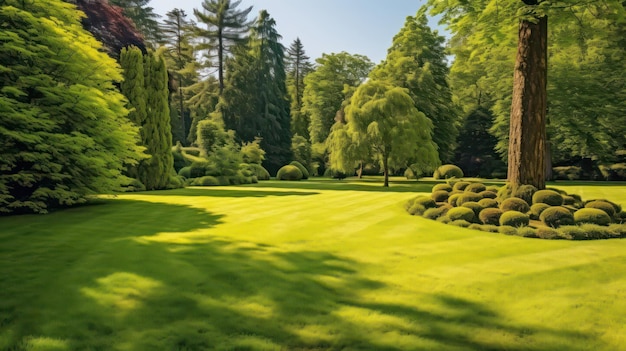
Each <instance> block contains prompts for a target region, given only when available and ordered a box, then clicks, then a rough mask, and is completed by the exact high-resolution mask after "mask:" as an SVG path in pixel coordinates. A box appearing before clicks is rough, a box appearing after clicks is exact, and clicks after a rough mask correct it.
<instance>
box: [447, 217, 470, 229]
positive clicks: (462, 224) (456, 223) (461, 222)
mask: <svg viewBox="0 0 626 351" xmlns="http://www.w3.org/2000/svg"><path fill="white" fill-rule="evenodd" d="M449 224H451V225H453V226H455V227H461V228H469V227H470V226H471V225H472V223H471V222H469V221H466V220H464V219H457V220H454V221H451V222H450V223H449Z"/></svg>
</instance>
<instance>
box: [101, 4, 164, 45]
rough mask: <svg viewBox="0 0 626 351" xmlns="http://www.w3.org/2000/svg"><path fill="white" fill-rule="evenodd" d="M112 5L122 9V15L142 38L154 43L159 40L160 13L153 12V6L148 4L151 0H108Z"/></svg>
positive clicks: (160, 37)
mask: <svg viewBox="0 0 626 351" xmlns="http://www.w3.org/2000/svg"><path fill="white" fill-rule="evenodd" d="M109 1H110V2H111V3H112V4H113V5H116V6H119V7H121V8H122V9H123V10H124V15H126V16H127V17H128V18H130V19H131V20H132V21H133V23H134V24H135V26H136V27H137V29H138V30H139V31H140V32H141V34H143V36H144V38H145V39H146V40H147V41H148V42H150V43H152V44H156V43H158V42H160V41H161V39H162V36H161V30H160V28H159V17H161V16H160V15H158V14H156V13H155V12H154V8H152V7H150V6H148V5H149V4H150V1H151V0H109Z"/></svg>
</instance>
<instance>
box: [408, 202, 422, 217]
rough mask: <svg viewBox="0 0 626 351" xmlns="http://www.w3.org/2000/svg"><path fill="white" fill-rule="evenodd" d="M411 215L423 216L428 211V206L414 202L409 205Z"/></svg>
mask: <svg viewBox="0 0 626 351" xmlns="http://www.w3.org/2000/svg"><path fill="white" fill-rule="evenodd" d="M406 211H407V212H408V213H409V214H410V215H411V216H421V215H422V214H423V213H424V212H426V207H424V206H422V205H420V204H413V205H411V206H409V208H407V210H406Z"/></svg>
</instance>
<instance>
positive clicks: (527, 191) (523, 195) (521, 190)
mask: <svg viewBox="0 0 626 351" xmlns="http://www.w3.org/2000/svg"><path fill="white" fill-rule="evenodd" d="M536 192H537V188H536V187H535V186H534V185H530V184H524V185H520V186H518V187H517V188H516V189H514V190H513V193H512V194H511V195H512V196H514V197H519V198H520V199H522V200H524V201H526V203H528V204H532V203H533V195H534V194H535V193H536Z"/></svg>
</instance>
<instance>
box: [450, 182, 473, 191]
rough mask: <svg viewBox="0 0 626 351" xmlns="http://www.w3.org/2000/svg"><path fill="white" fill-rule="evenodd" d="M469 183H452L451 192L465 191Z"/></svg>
mask: <svg viewBox="0 0 626 351" xmlns="http://www.w3.org/2000/svg"><path fill="white" fill-rule="evenodd" d="M470 184H471V183H470V182H463V181H461V182H456V183H454V185H453V186H452V190H456V191H465V188H467V186H468V185H470Z"/></svg>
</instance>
